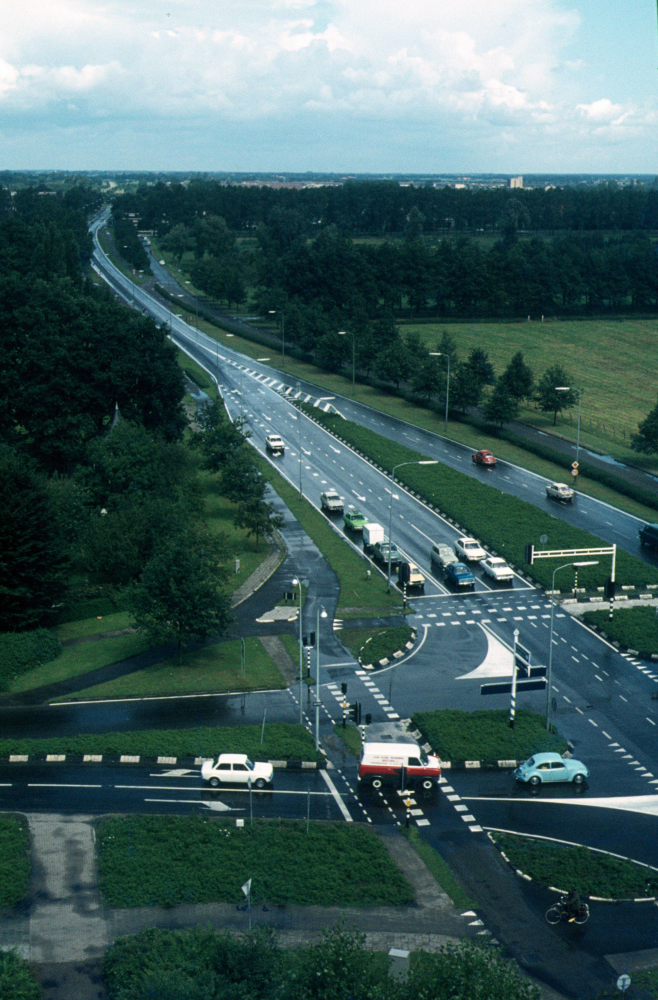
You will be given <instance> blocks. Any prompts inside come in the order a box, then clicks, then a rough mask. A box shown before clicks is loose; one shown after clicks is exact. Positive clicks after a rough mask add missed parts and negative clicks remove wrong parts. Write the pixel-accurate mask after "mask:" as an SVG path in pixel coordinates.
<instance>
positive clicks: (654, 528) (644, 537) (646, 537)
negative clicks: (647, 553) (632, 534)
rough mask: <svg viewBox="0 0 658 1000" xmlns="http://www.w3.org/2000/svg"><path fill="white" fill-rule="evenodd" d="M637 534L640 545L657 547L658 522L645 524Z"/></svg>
mask: <svg viewBox="0 0 658 1000" xmlns="http://www.w3.org/2000/svg"><path fill="white" fill-rule="evenodd" d="M639 535H640V544H641V545H648V546H649V548H651V549H658V524H645V525H644V527H643V528H640V531H639Z"/></svg>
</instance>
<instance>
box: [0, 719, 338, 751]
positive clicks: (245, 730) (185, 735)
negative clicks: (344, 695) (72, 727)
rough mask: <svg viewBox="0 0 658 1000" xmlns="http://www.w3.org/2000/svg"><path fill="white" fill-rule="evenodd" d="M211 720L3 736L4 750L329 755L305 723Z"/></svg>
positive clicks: (1, 747)
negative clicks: (175, 725) (169, 725)
mask: <svg viewBox="0 0 658 1000" xmlns="http://www.w3.org/2000/svg"><path fill="white" fill-rule="evenodd" d="M260 733H261V727H260V726H212V727H211V726H205V727H198V728H194V729H150V730H148V731H145V732H125V733H85V734H81V735H74V736H52V737H49V738H47V739H30V738H11V737H5V738H4V739H0V756H6V755H7V754H47V753H65V754H86V753H87V754H107V755H108V756H112V757H118V756H120V755H121V754H135V755H141V756H144V757H156V756H159V755H162V756H171V757H214V756H216V755H217V754H220V753H246V754H248V755H249V756H251V757H252V758H253V759H254V760H315V761H318V760H323V759H324V758H323V756H322V754H320V753H318V751H317V750H316V749H315V743H314V741H313V737H312V736H311V734H310V733H309V732H308V730H306V729H304V727H303V726H300V725H296V724H293V723H282V722H272V723H267V724H266V726H265V736H264V739H263V742H262V743H261V742H260Z"/></svg>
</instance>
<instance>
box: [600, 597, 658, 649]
mask: <svg viewBox="0 0 658 1000" xmlns="http://www.w3.org/2000/svg"><path fill="white" fill-rule="evenodd" d="M656 610H657V609H656V608H619V607H617V608H615V610H614V614H613V618H612V621H610V619H609V616H608V612H607V611H587V612H585V614H584V615H583V621H584V622H585V624H586V625H593V626H595V627H597V628H600V629H602V630H603V631H604V632H605V634H606V635H607V637H608V638H609V639H611V640H612V641H613V642H618V643H619V644H620V645H621V646H628V647H629V649H636V650H637V651H638V653H639V654H640V656H642V657H644V658H645V659H648V658H649V657H650V656H652V654H654V653H658V614H656Z"/></svg>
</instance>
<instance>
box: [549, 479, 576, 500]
mask: <svg viewBox="0 0 658 1000" xmlns="http://www.w3.org/2000/svg"><path fill="white" fill-rule="evenodd" d="M546 496H547V497H548V498H549V500H561V501H562V502H563V503H571V501H572V500H573V490H572V489H571V487H570V486H567V484H566V483H549V484H548V486H547V487H546Z"/></svg>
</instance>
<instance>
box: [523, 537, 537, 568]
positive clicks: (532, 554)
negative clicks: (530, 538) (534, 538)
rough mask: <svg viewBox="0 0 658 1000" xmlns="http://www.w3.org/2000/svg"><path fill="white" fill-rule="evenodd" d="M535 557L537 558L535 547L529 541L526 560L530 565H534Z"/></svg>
mask: <svg viewBox="0 0 658 1000" xmlns="http://www.w3.org/2000/svg"><path fill="white" fill-rule="evenodd" d="M534 558H535V547H534V545H533V544H532V543H531V542H528V543H527V545H526V547H525V561H526V562H527V564H528V566H532V563H533V561H534Z"/></svg>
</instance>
